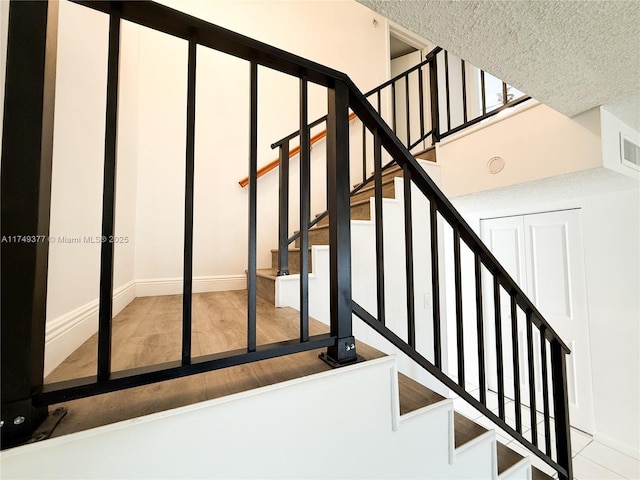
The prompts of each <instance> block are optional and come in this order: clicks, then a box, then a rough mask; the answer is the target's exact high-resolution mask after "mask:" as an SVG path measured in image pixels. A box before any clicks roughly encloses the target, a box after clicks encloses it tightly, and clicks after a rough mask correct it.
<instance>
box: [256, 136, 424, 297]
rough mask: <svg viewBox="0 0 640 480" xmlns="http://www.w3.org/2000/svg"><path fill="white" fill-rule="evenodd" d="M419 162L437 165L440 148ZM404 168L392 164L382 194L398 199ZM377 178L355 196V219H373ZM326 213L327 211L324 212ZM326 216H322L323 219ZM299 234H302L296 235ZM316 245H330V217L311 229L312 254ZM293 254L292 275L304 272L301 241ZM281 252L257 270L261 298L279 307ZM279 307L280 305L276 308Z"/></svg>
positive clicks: (273, 253)
mask: <svg viewBox="0 0 640 480" xmlns="http://www.w3.org/2000/svg"><path fill="white" fill-rule="evenodd" d="M416 158H417V159H420V160H422V161H425V162H431V163H433V164H436V149H435V147H429V148H428V149H426V150H425V151H423V152H421V153H419V154H417V155H416ZM402 175H403V172H402V169H401V168H400V167H399V166H397V165H392V166H390V167H389V168H387V169H386V170H385V171H384V174H383V175H382V195H383V197H385V198H395V193H396V188H395V184H394V178H397V177H402ZM374 189H375V179H374V178H373V177H372V178H370V179H369V180H367V181H366V182H364V184H362V183H361V184H358V185H356V186H355V187H354V190H353V191H352V193H351V198H350V204H351V220H371V198H372V197H374V196H375V191H374ZM323 213H324V212H323ZM320 215H322V213H318V214H317V215H316V217H319V216H320ZM296 233H298V232H296ZM314 245H329V217H328V215H324V216H322V218H321V219H320V220H319V221H318V223H317V224H316V225H315V226H314V227H312V228H310V229H309V252H311V247H312V246H314ZM288 251H289V274H299V273H300V239H299V238H298V239H296V240H295V243H294V247H291V248H289V249H288ZM278 253H279V251H278V249H273V250H271V268H265V269H258V270H257V280H258V281H257V293H258V296H259V297H260V298H262V299H263V300H266V301H267V302H269V303H271V304H273V305H276V282H277V280H278ZM312 258H313V256H312V255H309V272H310V273H312V272H313V264H312ZM276 306H278V305H276Z"/></svg>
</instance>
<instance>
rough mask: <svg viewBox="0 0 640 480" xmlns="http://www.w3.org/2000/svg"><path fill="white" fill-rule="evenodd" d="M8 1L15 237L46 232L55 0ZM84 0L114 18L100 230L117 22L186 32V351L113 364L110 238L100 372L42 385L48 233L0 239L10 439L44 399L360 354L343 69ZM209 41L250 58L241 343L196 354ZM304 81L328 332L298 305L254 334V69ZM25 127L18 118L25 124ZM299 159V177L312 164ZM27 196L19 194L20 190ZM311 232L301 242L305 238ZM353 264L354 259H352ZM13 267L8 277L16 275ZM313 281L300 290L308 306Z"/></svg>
mask: <svg viewBox="0 0 640 480" xmlns="http://www.w3.org/2000/svg"><path fill="white" fill-rule="evenodd" d="M50 3H51V5H49V2H34V3H31V2H11V6H10V22H9V23H10V24H11V26H10V28H9V36H8V38H9V42H8V50H7V51H8V54H7V77H6V78H7V80H6V90H5V116H4V126H3V129H4V131H3V137H2V138H3V145H2V233H3V235H6V236H10V237H12V238H27V239H31V238H32V237H33V238H37V239H46V238H47V237H48V234H49V216H50V205H51V165H52V156H53V154H52V149H51V143H52V138H53V123H52V119H53V101H52V99H53V92H54V89H55V64H56V29H55V27H56V25H57V14H56V13H55V12H54V13H49V11H48V10H49V9H50V7H51V8H54V7H55V5H56V2H50ZM75 3H77V4H79V5H84V6H85V7H87V8H91V9H93V10H97V11H99V12H102V13H104V14H106V15H108V16H109V34H108V36H109V42H108V59H107V62H108V75H107V86H106V92H107V95H106V123H105V133H104V138H105V150H104V164H103V165H104V183H103V191H102V204H103V208H102V236H103V238H111V237H112V236H113V234H114V218H115V215H114V210H115V199H116V191H115V178H116V177H115V175H116V169H117V154H116V151H117V142H118V140H117V139H118V125H117V117H118V106H119V99H118V81H119V64H120V54H119V51H120V42H121V35H120V26H121V24H122V21H129V22H133V23H135V24H139V25H142V26H145V27H148V28H151V29H154V30H156V31H159V32H162V33H164V34H168V35H171V36H173V37H177V38H180V39H184V40H186V41H187V43H188V48H187V51H186V52H185V54H186V56H187V58H188V62H187V73H188V75H187V105H186V112H187V115H186V118H187V121H186V125H185V135H186V152H185V157H184V162H185V163H184V165H185V196H184V212H185V214H184V215H185V217H184V218H185V222H184V250H183V269H184V270H183V308H182V333H181V337H182V351H181V355H180V360H176V361H168V362H165V363H161V364H156V365H152V366H145V367H140V368H131V369H128V370H120V371H114V370H113V369H112V363H113V362H112V356H111V342H112V317H113V287H114V285H113V275H114V249H113V243H110V242H103V243H102V245H101V255H100V289H99V291H100V293H99V314H98V317H99V319H98V320H99V321H98V349H97V356H96V357H97V368H96V374H95V375H92V376H89V377H83V378H75V379H72V380H68V381H61V382H56V383H48V384H44V382H43V371H44V348H45V343H44V342H45V324H46V315H45V312H46V295H47V284H46V278H47V268H48V267H47V256H48V243H47V242H46V241H33V242H32V241H29V240H27V241H25V242H14V243H7V242H2V260H1V261H2V277H3V280H5V281H4V282H3V284H2V338H1V341H2V427H1V432H2V447H3V448H6V447H9V446H12V445H15V444H19V443H22V442H25V441H27V440H28V439H29V437H30V435H31V434H32V433H33V432H34V430H35V428H36V427H37V426H38V424H39V423H40V422H41V421H42V420H43V418H44V417H45V416H46V412H47V407H48V406H49V405H52V404H55V403H59V402H62V401H69V400H74V399H78V398H83V397H88V396H92V395H98V394H102V393H107V392H113V391H116V390H121V389H126V388H130V387H135V386H141V385H146V384H150V383H154V382H159V381H163V380H169V379H173V378H178V377H183V376H187V375H193V374H197V373H201V372H205V371H210V370H215V369H219V368H224V367H228V366H232V365H239V364H243V363H248V362H254V361H258V360H262V359H267V358H272V357H276V356H281V355H288V354H292V353H296V352H302V351H307V350H313V349H317V348H322V347H326V348H327V353H326V355H325V358H326V359H327V361H329V362H331V363H332V364H334V365H343V364H347V363H350V362H353V361H355V360H356V358H357V356H356V351H355V348H353V346H354V345H355V340H354V338H353V336H352V333H351V321H352V313H351V291H350V288H351V277H350V269H349V268H348V266H349V261H350V251H349V249H350V236H349V228H350V226H349V206H348V198H349V184H348V181H349V180H348V179H349V173H348V152H347V151H346V150H345V148H348V141H346V140H345V136H346V135H347V134H348V133H347V132H348V124H346V123H343V118H342V113H343V112H346V111H347V109H348V91H347V89H346V87H345V80H346V78H347V77H346V76H345V75H344V74H342V73H340V72H337V71H335V70H332V69H329V68H327V67H324V66H322V65H319V64H316V63H313V62H310V61H308V60H305V59H303V58H301V57H297V56H295V55H292V54H289V53H287V52H284V51H282V50H279V49H277V48H274V47H271V46H269V45H266V44H263V43H260V42H257V41H255V40H252V39H250V38H248V37H244V36H242V35H239V34H236V33H234V32H231V31H229V30H226V29H223V28H221V27H218V26H215V25H212V24H210V23H207V22H205V21H203V20H200V19H198V18H195V17H192V16H189V15H186V14H184V13H181V12H178V11H176V10H173V9H170V8H168V7H165V6H162V5H160V4H156V3H153V2H145V1H139V2H138V1H123V2H90V1H77V2H75ZM198 46H201V47H207V48H211V49H214V50H217V51H219V52H222V53H225V54H228V55H232V56H234V57H237V58H240V59H242V60H245V61H246V62H247V63H248V66H249V84H250V87H249V92H248V95H249V98H250V102H249V103H250V111H249V112H248V113H249V115H248V123H249V125H250V139H249V158H248V172H249V178H250V181H249V192H248V205H249V208H248V212H249V213H248V219H247V221H248V268H247V270H248V273H247V287H248V288H247V290H248V295H247V298H248V300H247V341H246V347H245V348H241V349H238V350H234V351H226V352H222V353H215V354H210V355H204V356H199V357H194V356H193V355H192V349H191V342H192V335H191V333H192V293H193V226H194V219H193V211H194V145H195V106H196V98H195V97H196V78H197V75H196V63H197V62H196V61H197V59H196V54H197V51H198V49H197V47H198ZM263 68H264V69H271V70H275V71H278V72H281V73H284V74H287V75H290V76H293V77H296V78H298V79H299V82H300V95H299V100H300V121H301V129H302V130H303V131H305V132H306V131H308V121H307V119H306V117H307V113H306V112H307V108H308V107H307V103H308V99H307V85H308V83H309V82H313V83H315V84H317V85H320V86H322V87H326V89H327V92H328V93H327V96H328V97H327V98H328V111H329V120H328V122H327V125H328V130H329V134H328V141H327V143H328V145H330V147H329V149H328V152H327V185H328V191H329V192H330V197H331V198H332V199H333V200H332V201H331V202H330V203H329V212H330V215H331V222H330V230H331V237H332V242H334V244H335V245H336V248H334V249H333V250H332V253H331V256H332V260H331V263H332V268H333V271H334V276H333V280H332V292H333V293H332V300H331V312H332V321H331V327H330V332H329V333H327V334H321V335H309V317H308V312H307V310H306V309H305V308H303V309H301V310H302V311H301V315H300V331H299V336H298V338H295V339H290V340H284V341H280V342H275V343H270V344H259V343H258V341H257V335H256V333H257V323H258V321H259V319H258V318H257V307H256V303H257V302H256V295H257V292H256V277H257V273H256V269H257V252H256V250H257V228H256V223H257V204H258V189H257V182H256V179H257V152H258V128H259V126H258V119H257V115H258V108H259V105H258V102H259V71H260V69H263ZM23 127H24V128H23ZM308 150H309V137H308V135H303V136H302V158H303V164H304V165H308V163H309V162H308V153H305V152H308ZM302 170H303V173H302V175H303V178H304V179H305V180H304V183H303V189H305V190H307V191H308V189H309V172H308V170H305V168H303V169H302ZM25 197H28V199H27V200H26V201H25V200H24V198H25ZM301 198H302V203H303V205H302V208H301V219H302V220H303V222H305V223H306V222H308V217H309V203H308V200H307V201H306V202H305V200H304V198H305V197H304V196H303V197H301ZM304 241H305V240H304V234H303V242H304ZM345 267H347V268H345ZM8 279H11V280H8ZM306 294H307V293H306V292H305V293H304V294H303V298H304V299H305V300H304V301H303V304H304V305H308V302H307V301H306Z"/></svg>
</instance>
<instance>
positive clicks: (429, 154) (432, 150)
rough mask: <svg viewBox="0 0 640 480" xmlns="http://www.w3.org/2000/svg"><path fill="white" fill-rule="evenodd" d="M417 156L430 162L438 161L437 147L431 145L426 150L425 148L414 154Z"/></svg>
mask: <svg viewBox="0 0 640 480" xmlns="http://www.w3.org/2000/svg"><path fill="white" fill-rule="evenodd" d="M413 156H414V157H416V158H419V159H420V160H427V161H429V162H434V163H435V162H436V147H435V145H434V146H431V147H429V148H427V149H426V150H423V151H421V152H419V153H416V154H414V155H413Z"/></svg>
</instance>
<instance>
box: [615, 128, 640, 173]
mask: <svg viewBox="0 0 640 480" xmlns="http://www.w3.org/2000/svg"><path fill="white" fill-rule="evenodd" d="M620 161H621V162H622V164H623V165H626V166H627V167H631V168H633V169H635V170H640V146H638V145H637V144H636V143H634V142H632V141H631V140H630V139H629V138H627V137H626V136H625V135H624V134H623V133H622V132H620Z"/></svg>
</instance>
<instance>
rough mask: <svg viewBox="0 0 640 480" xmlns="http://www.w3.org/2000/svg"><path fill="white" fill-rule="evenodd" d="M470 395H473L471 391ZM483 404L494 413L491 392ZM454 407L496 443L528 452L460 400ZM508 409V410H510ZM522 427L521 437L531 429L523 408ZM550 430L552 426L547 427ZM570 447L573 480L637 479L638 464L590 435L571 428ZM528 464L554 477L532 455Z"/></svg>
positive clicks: (495, 404) (495, 403) (639, 473)
mask: <svg viewBox="0 0 640 480" xmlns="http://www.w3.org/2000/svg"><path fill="white" fill-rule="evenodd" d="M472 393H473V392H472ZM488 393H489V395H488V396H487V405H488V406H489V408H491V409H492V410H493V411H494V412H496V413H497V411H498V408H497V407H498V401H497V398H496V395H495V394H493V393H492V392H488ZM511 403H512V402H511V400H509V401H508V402H507V404H506V405H505V411H506V417H507V419H508V420H511V421H508V423H513V422H512V421H513V415H512V413H513V406H512V405H511ZM454 406H455V409H456V411H458V412H460V413H462V414H463V415H466V416H467V417H469V418H471V419H472V420H474V421H475V422H476V423H478V424H480V425H482V426H484V427H486V428H491V429H494V430H495V431H496V435H497V438H498V441H499V442H501V443H503V444H505V445H507V446H508V447H509V448H511V449H512V450H514V451H516V452H518V453H520V454H521V455H530V452H529V451H528V450H527V449H526V448H524V447H522V446H521V445H520V444H519V443H518V442H516V441H515V440H513V439H512V438H511V437H510V436H509V435H508V434H507V433H506V432H504V431H503V430H501V429H500V428H498V427H496V426H495V425H494V424H493V423H492V422H491V421H490V420H488V419H486V418H485V417H484V416H482V414H480V413H479V412H478V411H477V410H476V409H475V408H473V407H472V406H470V405H469V404H467V403H466V402H465V401H464V400H461V399H455V400H454ZM510 406H511V410H510V408H509V407H510ZM522 419H523V427H524V434H525V437H526V436H527V433H528V432H529V431H530V430H531V421H530V417H529V411H528V409H527V408H526V407H523V411H522ZM551 428H552V430H553V426H552V427H551ZM543 430H544V425H543V421H542V419H541V420H540V422H539V423H538V432H539V433H538V438H539V441H542V438H543V437H542V433H540V432H542V431H543ZM554 440H555V439H552V448H555V447H554V446H553V444H554V443H555V442H554ZM571 445H572V451H573V475H574V479H575V480H614V479H627V480H638V479H640V461H639V460H638V459H636V458H633V457H630V456H628V455H625V454H624V453H622V452H619V451H617V450H614V449H613V448H611V447H608V446H606V445H603V444H602V443H599V442H597V441H595V440H593V438H592V437H591V436H590V435H587V434H586V433H583V432H581V431H580V430H576V429H575V428H571ZM532 463H533V465H534V466H536V467H537V468H539V469H540V470H542V471H543V472H546V473H547V474H549V475H552V476H554V478H557V475H555V474H554V472H553V470H552V469H550V467H549V466H548V465H547V464H545V463H544V462H542V460H540V459H538V458H537V457H535V456H532Z"/></svg>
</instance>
